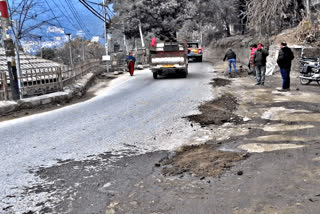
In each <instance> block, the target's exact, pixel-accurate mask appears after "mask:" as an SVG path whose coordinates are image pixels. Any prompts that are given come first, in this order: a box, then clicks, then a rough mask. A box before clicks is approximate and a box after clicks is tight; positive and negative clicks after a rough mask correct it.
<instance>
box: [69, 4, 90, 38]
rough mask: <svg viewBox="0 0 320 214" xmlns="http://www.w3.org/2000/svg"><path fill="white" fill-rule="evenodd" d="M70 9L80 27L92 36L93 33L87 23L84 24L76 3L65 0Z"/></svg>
mask: <svg viewBox="0 0 320 214" xmlns="http://www.w3.org/2000/svg"><path fill="white" fill-rule="evenodd" d="M65 1H66V3H67V5H68V7H69V10H70V11H71V13H72V14H73V17H74V18H75V20H76V22H77V23H78V25H79V27H80V28H81V29H82V30H83V32H84V33H85V34H88V35H89V36H91V37H92V34H91V33H90V31H89V30H88V29H87V28H86V27H85V25H84V24H83V22H82V21H81V18H80V16H79V14H78V12H77V10H76V9H75V8H74V5H73V3H72V1H70V0H65Z"/></svg>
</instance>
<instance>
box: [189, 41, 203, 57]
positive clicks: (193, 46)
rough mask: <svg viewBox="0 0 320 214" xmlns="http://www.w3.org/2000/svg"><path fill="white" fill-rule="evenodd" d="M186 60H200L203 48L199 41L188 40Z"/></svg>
mask: <svg viewBox="0 0 320 214" xmlns="http://www.w3.org/2000/svg"><path fill="white" fill-rule="evenodd" d="M187 45H188V60H189V61H190V60H192V61H196V62H202V54H203V48H202V47H201V45H200V44H199V42H188V43H187Z"/></svg>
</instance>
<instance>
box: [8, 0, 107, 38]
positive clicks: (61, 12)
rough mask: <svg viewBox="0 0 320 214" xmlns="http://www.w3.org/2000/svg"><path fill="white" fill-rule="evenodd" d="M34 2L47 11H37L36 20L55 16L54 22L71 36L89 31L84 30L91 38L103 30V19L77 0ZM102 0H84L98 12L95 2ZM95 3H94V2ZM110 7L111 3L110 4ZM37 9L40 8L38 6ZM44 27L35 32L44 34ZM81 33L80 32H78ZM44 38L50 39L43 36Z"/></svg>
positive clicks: (13, 1)
mask: <svg viewBox="0 0 320 214" xmlns="http://www.w3.org/2000/svg"><path fill="white" fill-rule="evenodd" d="M33 1H34V2H39V3H41V6H42V7H43V8H45V9H47V10H48V11H47V12H46V13H45V14H44V15H41V14H40V11H39V16H37V19H38V20H44V19H47V18H48V16H51V17H57V20H58V21H53V22H54V24H55V25H56V26H57V27H59V28H61V27H62V28H63V29H64V32H65V33H71V34H72V36H74V35H76V34H77V33H78V34H79V31H83V30H84V31H89V32H86V38H87V39H91V38H92V36H100V37H101V36H102V35H103V30H104V24H103V21H102V20H100V19H99V18H97V17H96V16H95V15H94V14H92V13H91V12H90V11H89V10H88V9H87V8H86V7H85V6H83V5H82V4H81V3H80V1H79V0H33ZM102 1H103V0H86V2H87V3H88V4H89V5H90V6H92V7H93V8H95V9H96V10H97V11H98V12H99V13H100V14H103V12H102V7H101V6H98V5H96V4H101V3H102ZM8 2H9V4H11V5H13V4H15V5H17V4H19V3H20V2H22V0H8ZM95 3H96V4H95ZM70 5H71V7H70ZM72 6H74V9H75V10H74V11H76V14H77V15H78V21H79V20H80V23H81V25H82V27H80V26H79V24H78V22H77V21H76V19H75V18H74V17H75V16H74V14H75V13H72V10H71V9H72ZM110 7H112V5H110ZM37 10H41V9H40V8H39V9H37ZM43 28H46V29H38V30H36V31H37V32H35V33H36V34H45V33H46V32H47V27H43ZM80 34H81V33H80ZM45 36H46V35H44V37H43V38H44V39H50V37H49V38H45Z"/></svg>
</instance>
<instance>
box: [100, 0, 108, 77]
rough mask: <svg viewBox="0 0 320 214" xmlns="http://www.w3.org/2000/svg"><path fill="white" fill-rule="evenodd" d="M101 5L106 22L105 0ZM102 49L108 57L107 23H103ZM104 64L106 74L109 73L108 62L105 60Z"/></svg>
mask: <svg viewBox="0 0 320 214" xmlns="http://www.w3.org/2000/svg"><path fill="white" fill-rule="evenodd" d="M102 4H103V17H104V20H107V19H106V17H107V15H106V14H107V13H106V6H107V5H106V0H103V2H102ZM104 47H105V49H106V56H108V55H109V50H108V33H107V23H106V22H105V23H104ZM106 64H107V72H109V64H108V60H106Z"/></svg>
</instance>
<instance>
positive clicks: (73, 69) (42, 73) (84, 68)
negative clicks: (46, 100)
mask: <svg viewBox="0 0 320 214" xmlns="http://www.w3.org/2000/svg"><path fill="white" fill-rule="evenodd" d="M100 66H101V61H100V60H90V61H88V62H85V63H83V64H79V65H75V66H54V67H42V68H30V69H23V70H22V72H21V75H20V78H19V81H20V93H21V95H22V97H31V96H37V95H42V94H47V93H51V92H56V91H62V90H63V87H64V86H67V85H68V84H71V83H73V82H74V81H75V80H77V79H79V78H80V77H82V76H84V75H86V74H88V73H89V72H91V71H94V70H97V69H99V67H100ZM10 97H11V89H10V78H9V75H8V72H0V100H8V99H10Z"/></svg>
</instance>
